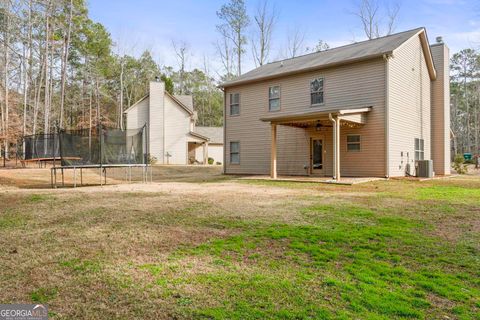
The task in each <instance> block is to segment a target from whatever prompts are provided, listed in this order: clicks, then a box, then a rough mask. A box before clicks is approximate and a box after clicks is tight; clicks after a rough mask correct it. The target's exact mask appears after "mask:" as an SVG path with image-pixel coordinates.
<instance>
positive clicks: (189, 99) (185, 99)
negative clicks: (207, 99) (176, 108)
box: [174, 94, 193, 111]
mask: <svg viewBox="0 0 480 320" xmlns="http://www.w3.org/2000/svg"><path fill="white" fill-rule="evenodd" d="M174 97H175V98H176V99H177V100H178V101H180V102H181V103H183V105H184V106H185V107H187V108H188V109H190V110H191V111H193V96H188V95H177V94H176V95H174Z"/></svg>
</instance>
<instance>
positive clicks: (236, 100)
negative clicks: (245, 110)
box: [230, 93, 240, 116]
mask: <svg viewBox="0 0 480 320" xmlns="http://www.w3.org/2000/svg"><path fill="white" fill-rule="evenodd" d="M239 114H240V93H230V115H231V116H236V115H239Z"/></svg>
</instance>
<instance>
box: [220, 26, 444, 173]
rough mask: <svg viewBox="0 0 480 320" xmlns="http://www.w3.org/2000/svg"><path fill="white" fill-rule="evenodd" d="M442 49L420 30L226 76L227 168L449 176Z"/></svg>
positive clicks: (261, 170)
mask: <svg viewBox="0 0 480 320" xmlns="http://www.w3.org/2000/svg"><path fill="white" fill-rule="evenodd" d="M448 61H449V50H448V48H447V46H446V45H445V44H444V43H443V41H442V39H441V38H440V37H439V38H437V43H435V44H432V45H430V44H429V42H428V38H427V33H426V30H425V29H424V28H418V29H414V30H409V31H405V32H401V33H397V34H392V35H389V36H386V37H382V38H378V39H372V40H367V41H363V42H357V43H353V44H350V45H346V46H342V47H338V48H333V49H329V50H326V51H322V52H317V53H311V54H307V55H304V56H300V57H296V58H292V59H286V60H282V61H277V62H273V63H269V64H266V65H263V66H261V67H259V68H256V69H254V70H252V71H250V72H247V73H245V74H243V75H242V76H240V77H238V78H236V79H234V80H232V81H229V82H226V83H223V84H222V85H221V87H223V90H224V93H225V113H224V116H225V119H224V120H225V121H224V125H225V155H224V157H225V158H224V159H225V161H224V163H225V166H224V171H225V173H226V174H268V173H270V174H271V176H272V177H273V178H275V177H276V176H277V173H278V174H282V175H319V176H333V177H334V178H336V179H340V177H341V176H351V177H397V176H405V175H413V174H415V165H416V162H415V160H432V161H433V170H434V172H435V174H436V175H448V174H449V173H450V140H449V130H450V119H449V115H450V111H449V107H450V101H449V64H448Z"/></svg>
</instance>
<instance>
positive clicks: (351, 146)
mask: <svg viewBox="0 0 480 320" xmlns="http://www.w3.org/2000/svg"><path fill="white" fill-rule="evenodd" d="M347 151H349V152H359V151H360V135H359V134H349V135H348V136H347Z"/></svg>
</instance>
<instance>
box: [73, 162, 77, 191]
mask: <svg viewBox="0 0 480 320" xmlns="http://www.w3.org/2000/svg"><path fill="white" fill-rule="evenodd" d="M73 187H74V188H76V187H77V168H75V167H73Z"/></svg>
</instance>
